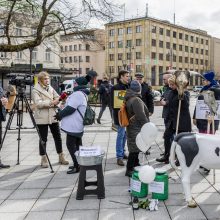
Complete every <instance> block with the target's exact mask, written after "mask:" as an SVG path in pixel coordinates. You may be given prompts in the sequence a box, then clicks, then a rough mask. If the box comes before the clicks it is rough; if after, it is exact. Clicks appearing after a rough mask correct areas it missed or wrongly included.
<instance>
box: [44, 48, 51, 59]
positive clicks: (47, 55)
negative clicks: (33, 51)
mask: <svg viewBox="0 0 220 220" xmlns="http://www.w3.org/2000/svg"><path fill="white" fill-rule="evenodd" d="M45 58H46V61H50V60H51V49H50V48H47V49H46V52H45Z"/></svg>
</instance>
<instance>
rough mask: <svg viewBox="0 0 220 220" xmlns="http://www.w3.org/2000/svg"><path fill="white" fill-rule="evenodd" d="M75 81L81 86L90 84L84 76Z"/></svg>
mask: <svg viewBox="0 0 220 220" xmlns="http://www.w3.org/2000/svg"><path fill="white" fill-rule="evenodd" d="M75 81H76V83H77V84H78V85H79V86H86V85H87V84H88V80H87V79H86V78H85V77H84V76H81V77H78V78H77V79H75Z"/></svg>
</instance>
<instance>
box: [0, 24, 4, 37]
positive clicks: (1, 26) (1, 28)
mask: <svg viewBox="0 0 220 220" xmlns="http://www.w3.org/2000/svg"><path fill="white" fill-rule="evenodd" d="M4 33H5V26H4V25H3V24H0V35H4Z"/></svg>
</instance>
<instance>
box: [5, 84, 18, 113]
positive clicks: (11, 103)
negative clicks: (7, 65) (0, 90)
mask: <svg viewBox="0 0 220 220" xmlns="http://www.w3.org/2000/svg"><path fill="white" fill-rule="evenodd" d="M8 92H9V97H8V103H7V105H6V106H5V108H6V110H7V111H8V112H10V111H11V109H12V108H13V106H14V102H15V99H16V88H15V86H12V85H9V86H8Z"/></svg>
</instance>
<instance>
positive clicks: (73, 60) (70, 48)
mask: <svg viewBox="0 0 220 220" xmlns="http://www.w3.org/2000/svg"><path fill="white" fill-rule="evenodd" d="M60 44H61V58H60V59H61V68H65V69H69V70H72V74H71V75H69V76H68V77H78V76H80V75H85V74H86V73H87V72H88V71H89V70H94V71H96V72H97V74H98V77H97V78H98V79H99V78H100V79H101V78H102V76H103V75H104V74H105V30H101V29H92V30H86V31H83V32H78V33H70V34H67V35H61V42H60Z"/></svg>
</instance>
